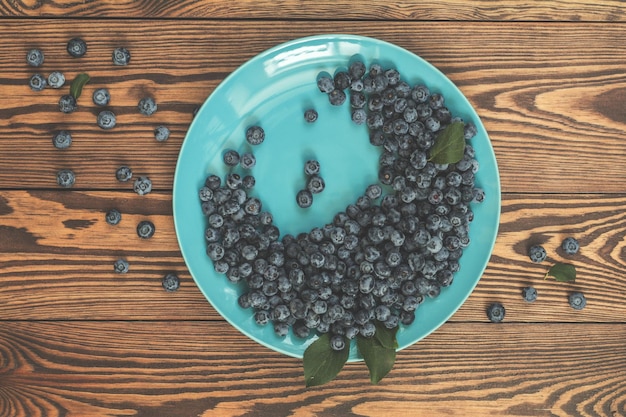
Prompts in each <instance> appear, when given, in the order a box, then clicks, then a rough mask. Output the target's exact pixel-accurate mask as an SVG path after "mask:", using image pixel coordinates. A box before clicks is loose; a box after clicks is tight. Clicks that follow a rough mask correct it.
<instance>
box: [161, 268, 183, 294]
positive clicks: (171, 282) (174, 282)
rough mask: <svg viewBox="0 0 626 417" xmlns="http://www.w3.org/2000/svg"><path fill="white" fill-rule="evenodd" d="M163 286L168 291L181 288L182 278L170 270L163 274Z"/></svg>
mask: <svg viewBox="0 0 626 417" xmlns="http://www.w3.org/2000/svg"><path fill="white" fill-rule="evenodd" d="M161 286H163V289H164V290H165V291H167V292H174V291H176V290H178V289H179V288H180V278H178V275H176V274H175V273H173V272H168V273H167V274H165V275H164V276H163V280H162V281H161Z"/></svg>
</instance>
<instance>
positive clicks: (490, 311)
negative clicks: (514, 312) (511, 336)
mask: <svg viewBox="0 0 626 417" xmlns="http://www.w3.org/2000/svg"><path fill="white" fill-rule="evenodd" d="M505 313H506V310H505V309H504V306H503V305H502V304H501V303H493V304H491V305H490V306H489V307H488V308H487V318H488V319H489V321H491V322H492V323H499V322H501V321H502V320H504V315H505Z"/></svg>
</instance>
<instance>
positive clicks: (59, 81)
mask: <svg viewBox="0 0 626 417" xmlns="http://www.w3.org/2000/svg"><path fill="white" fill-rule="evenodd" d="M64 84H65V75H63V73H62V72H60V71H52V72H51V73H50V74H49V75H48V85H49V86H50V87H52V88H61V87H63V85H64Z"/></svg>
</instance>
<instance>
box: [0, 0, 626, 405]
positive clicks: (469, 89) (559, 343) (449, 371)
mask: <svg viewBox="0 0 626 417" xmlns="http://www.w3.org/2000/svg"><path fill="white" fill-rule="evenodd" d="M427 3H432V4H431V5H427ZM625 12H626V6H625V5H624V3H623V2H622V1H618V0H596V1H590V0H577V1H572V2H564V1H559V0H542V1H534V0H524V1H512V0H503V1H487V0H463V1H460V0H441V1H437V2H421V1H404V0H392V1H389V2H379V1H375V0H364V1H361V2H359V3H358V5H357V4H356V3H354V2H352V1H349V0H337V1H325V0H321V1H309V0H305V1H295V0H288V1H283V2H275V1H271V0H255V1H251V0H245V1H231V0H215V1H205V2H196V1H192V0H172V1H168V2H162V1H149V0H145V1H132V0H126V1H113V0H107V1H100V2H96V1H81V2H72V1H60V2H32V1H23V2H17V1H10V2H9V1H7V2H2V4H1V5H0V39H2V46H1V47H0V91H1V93H0V97H1V98H0V266H1V267H0V415H1V416H11V417H13V416H28V417H35V416H83V417H84V416H142V417H143V416H145V417H148V416H213V415H219V416H244V415H245V416H287V415H295V416H314V415H320V416H347V415H367V416H395V415H412V416H443V415H446V416H449V415H454V416H626V343H625V339H626V307H625V306H626V240H625V238H624V236H625V233H626V193H625V191H624V190H625V184H626V168H625V166H626V165H625V161H626V133H625V129H626V112H625V110H624V109H625V104H624V102H625V99H626V26H625V22H626V14H625ZM321 33H349V34H361V35H368V36H372V37H376V38H379V39H382V40H385V41H389V42H393V43H395V44H397V45H399V46H401V47H404V48H406V49H408V50H410V51H412V52H414V53H416V54H418V55H420V56H422V57H423V58H425V59H426V60H428V61H429V62H431V63H432V64H434V65H435V66H436V67H438V68H439V69H440V70H441V71H443V72H444V73H445V74H446V75H447V76H448V77H449V78H450V79H451V80H452V81H453V82H454V83H456V84H457V86H458V87H459V88H460V89H461V90H462V92H463V93H464V94H465V95H466V96H467V98H468V99H469V101H470V102H471V103H472V105H473V106H474V107H475V108H476V110H477V112H478V114H479V115H480V117H481V118H482V120H483V122H484V124H485V126H486V128H487V131H488V132H489V134H490V137H491V140H492V143H493V146H494V149H495V152H496V156H497V159H498V163H499V169H500V175H501V180H502V216H501V223H500V229H499V235H498V238H497V242H496V245H495V249H494V251H493V255H492V257H491V260H490V262H489V265H488V267H487V269H486V271H485V273H484V275H483V277H482V279H481V280H480V282H479V284H478V286H477V288H476V290H475V291H474V292H473V293H472V295H471V296H470V297H469V299H468V301H467V302H466V303H465V304H464V305H463V307H462V308H461V309H460V310H459V311H458V312H457V313H456V314H455V315H454V316H453V317H452V318H451V319H450V320H449V322H447V323H445V324H444V325H443V326H442V327H441V328H439V329H438V330H437V331H435V332H434V333H433V334H431V335H430V336H428V337H427V338H425V339H424V340H422V341H421V342H419V343H417V344H416V345H414V346H412V347H410V348H407V349H405V350H403V351H401V352H400V353H399V354H398V357H397V361H396V364H395V367H394V369H393V370H392V371H391V373H390V374H389V375H388V376H387V377H386V378H385V379H384V380H383V381H382V382H381V383H380V384H379V385H370V383H369V378H368V374H367V369H366V368H365V366H364V364H363V363H350V364H348V365H346V367H345V368H344V370H343V371H342V372H341V374H340V375H339V376H338V377H337V379H336V380H334V381H333V382H331V383H329V384H327V385H324V386H322V387H317V388H309V389H306V388H305V387H304V381H303V374H302V362H301V360H298V359H294V358H290V357H287V356H284V355H281V354H279V353H275V352H273V351H271V350H269V349H267V348H265V347H263V346H261V345H258V344H257V343H255V342H253V341H251V340H249V339H248V338H246V337H245V336H243V335H242V334H240V333H239V332H238V331H236V330H234V329H233V328H232V327H231V326H229V325H228V324H227V323H226V322H225V321H224V320H223V319H222V318H221V317H220V316H219V315H218V314H217V313H216V312H215V311H214V310H213V309H212V307H211V306H210V304H209V303H208V302H207V301H206V300H205V298H204V297H203V296H202V294H201V293H200V291H199V290H198V288H197V287H196V285H195V284H194V281H193V279H192V278H191V276H190V274H189V273H188V271H187V269H186V266H185V263H184V261H183V259H182V256H181V254H180V252H179V248H178V244H177V240H176V236H175V232H174V224H173V220H172V204H171V203H172V202H171V200H172V180H173V174H174V167H175V163H176V160H177V156H178V151H179V148H180V145H181V143H182V141H183V139H184V136H185V133H186V131H187V128H188V126H189V124H190V122H191V120H192V117H193V116H192V115H193V112H194V109H195V108H196V107H197V106H198V105H200V104H201V103H202V102H203V101H204V100H205V99H206V97H207V96H209V95H210V94H211V92H212V91H213V89H214V88H215V87H216V86H217V85H218V84H219V83H220V81H222V80H223V79H224V78H225V77H226V76H227V75H228V74H229V73H231V72H232V71H233V70H235V69H236V68H237V67H239V66H240V65H242V64H243V63H244V62H245V61H246V60H248V59H250V58H252V57H253V56H255V55H256V54H258V53H260V52H262V51H264V50H266V49H268V48H270V47H272V46H274V45H276V44H279V43H282V42H284V41H288V40H291V39H295V38H298V37H302V36H307V35H313V34H321ZM75 36H77V37H81V38H83V39H84V40H85V41H86V42H87V44H88V53H87V55H86V56H85V57H84V58H81V59H71V58H70V57H69V56H68V54H67V52H66V51H65V46H66V43H67V41H68V40H69V39H70V38H72V37H75ZM117 46H125V47H127V48H128V49H129V50H130V51H131V53H132V59H131V64H130V65H128V66H126V67H114V66H113V65H112V64H111V58H110V56H111V51H112V50H113V48H115V47H117ZM33 47H39V48H41V49H43V50H44V52H45V54H46V61H45V64H44V67H43V68H42V69H41V72H43V73H44V74H48V73H49V72H50V71H53V70H61V71H63V72H64V73H65V75H66V77H67V78H68V79H69V80H71V79H73V78H74V76H75V75H76V74H78V73H79V72H87V73H89V74H90V76H91V81H90V83H89V84H88V85H87V86H86V87H85V93H84V94H85V97H83V98H81V99H80V100H79V102H81V103H80V104H81V106H80V107H79V110H78V111H76V112H74V113H72V114H67V115H64V114H61V113H60V112H59V111H58V108H57V101H58V98H59V95H60V93H59V91H58V90H53V89H46V90H44V91H43V92H38V93H37V92H33V91H31V90H30V89H29V88H28V80H29V77H30V76H31V75H32V74H34V73H35V72H36V71H37V70H36V69H34V68H31V67H29V66H27V65H26V63H25V55H26V52H27V51H28V50H29V49H30V48H33ZM97 86H106V87H107V88H109V90H110V92H111V95H112V97H113V100H114V101H113V102H112V104H111V105H112V107H113V108H114V109H115V110H116V112H117V115H118V125H117V126H116V128H115V129H113V130H111V131H103V130H101V129H99V128H98V127H97V126H96V116H95V115H96V108H95V106H93V105H91V104H90V97H89V95H90V94H91V92H92V91H93V89H95V88H96V87H97ZM65 88H67V86H66V87H65ZM145 95H152V96H153V97H155V99H156V101H157V103H158V106H159V109H158V112H157V113H156V114H155V115H153V116H152V118H146V117H144V116H141V115H139V114H138V112H137V111H136V106H137V102H138V100H139V99H140V98H142V97H143V96H145ZM82 103H84V104H82ZM155 124H164V125H167V126H168V127H169V128H170V129H171V132H172V134H171V137H170V138H169V140H167V141H166V142H163V143H157V142H156V141H155V140H154V137H153V129H154V126H155ZM65 128H67V129H70V130H71V131H72V133H73V139H74V142H73V144H72V146H71V147H70V148H69V149H67V150H58V149H55V148H54V147H53V146H52V143H51V138H52V135H53V133H54V132H55V131H57V130H59V129H65ZM121 165H129V166H131V167H132V169H133V171H134V173H135V174H136V175H147V176H149V177H150V178H151V179H152V181H153V183H154V190H153V192H152V193H150V194H148V195H146V196H138V195H137V194H135V193H134V192H133V191H132V186H130V185H129V184H123V183H119V182H117V181H116V179H115V170H116V169H117V167H118V166H121ZM62 168H71V169H72V170H74V172H75V173H76V184H75V185H74V187H72V188H71V189H61V188H60V187H58V186H57V185H56V182H55V175H56V172H57V171H58V170H59V169H62ZM114 207H115V208H118V209H120V211H121V212H122V216H123V219H122V222H121V223H120V224H119V225H118V226H116V227H114V228H113V227H112V226H110V225H108V224H106V222H105V220H104V215H105V212H106V211H107V210H109V209H111V208H114ZM144 219H148V220H151V221H153V222H154V224H155V225H156V230H157V232H156V234H155V236H154V237H153V238H152V239H148V240H141V239H139V238H138V237H137V234H136V231H135V227H136V225H137V223H138V222H139V221H141V220H144ZM567 236H574V237H576V238H577V239H578V240H579V241H580V244H581V251H580V254H579V255H577V256H574V257H571V258H567V259H566V258H565V257H563V256H562V254H561V253H560V252H558V251H557V248H558V247H559V245H560V243H561V241H562V240H563V238H565V237H567ZM531 243H541V244H543V245H544V246H545V248H546V249H547V250H548V253H549V259H548V261H547V262H544V263H541V264H533V263H531V262H530V260H529V259H528V257H527V248H528V246H529V245H530V244H531ZM120 257H124V258H126V259H128V261H129V262H130V271H129V272H128V273H127V274H124V275H120V274H116V273H114V272H113V268H112V265H113V262H114V261H115V260H116V259H118V258H120ZM563 260H566V261H567V262H571V263H573V264H574V265H575V266H576V268H577V271H578V277H577V280H576V283H557V282H555V281H554V280H544V279H543V276H544V274H545V272H546V270H547V269H548V267H549V264H551V263H553V262H557V261H563ZM170 271H172V272H176V273H177V274H178V275H179V276H180V278H181V288H180V289H179V290H178V291H176V292H172V293H168V292H166V291H164V290H163V288H162V287H161V279H162V277H163V275H164V274H165V273H167V272H170ZM527 285H533V286H535V288H536V289H537V290H538V293H539V298H538V300H537V301H536V302H535V303H526V302H525V301H524V300H523V299H522V297H521V289H522V288H523V287H524V286H527ZM573 291H582V292H584V294H585V295H586V297H587V301H588V304H587V307H586V308H585V309H584V310H582V311H575V310H573V309H572V308H571V307H569V305H568V299H567V298H568V294H569V293H571V292H573ZM495 301H499V302H502V303H503V304H504V305H505V307H506V309H507V313H506V318H505V320H504V323H501V324H492V323H489V322H488V320H487V317H486V315H485V309H486V307H487V305H489V304H490V303H492V302H495Z"/></svg>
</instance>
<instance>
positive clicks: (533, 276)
mask: <svg viewBox="0 0 626 417" xmlns="http://www.w3.org/2000/svg"><path fill="white" fill-rule="evenodd" d="M112 207H117V208H118V209H120V210H121V212H122V222H121V223H120V224H118V225H117V226H110V225H108V224H106V222H105V221H104V213H105V212H106V210H108V209H109V208H112ZM624 207H626V197H625V196H624V195H620V196H602V195H575V194H574V195H556V196H554V195H543V194H539V195H535V194H531V195H517V194H505V195H504V197H503V208H502V217H501V222H500V230H499V236H498V238H497V241H496V245H495V249H494V252H493V255H492V257H491V260H490V263H489V265H488V267H487V270H486V271H485V274H484V276H483V278H482V279H481V281H480V283H479V284H478V287H477V288H476V290H475V291H474V293H473V294H472V296H471V297H470V298H469V300H468V301H467V303H466V304H465V305H464V306H463V307H462V308H461V310H460V311H459V312H458V313H457V314H456V315H455V316H454V317H453V318H452V320H454V321H468V320H471V321H485V320H486V317H485V313H484V311H485V308H486V306H487V305H488V304H489V303H491V302H494V301H501V302H503V303H504V304H505V306H506V307H507V311H508V313H507V321H509V320H510V321H515V322H536V321H558V322H575V321H587V322H623V321H624V320H626V310H625V309H624V305H626V264H625V263H624V251H625V250H626V248H625V246H624V239H623V236H624V233H626V210H624ZM142 219H150V220H152V221H153V222H154V224H155V226H156V229H157V232H156V234H155V235H154V237H152V238H151V239H149V240H142V239H140V238H139V237H138V236H137V233H136V225H137V223H138V222H139V221H141V220H142ZM0 232H1V234H2V239H0V265H1V266H2V267H1V268H0V280H1V282H2V286H0V300H3V301H2V304H1V308H0V319H3V320H11V319H25V320H41V319H66V318H72V319H98V320H105V319H119V320H123V319H129V320H159V319H167V318H170V317H179V318H186V319H206V318H211V319H218V318H219V316H218V315H217V314H216V313H215V311H214V310H213V309H212V308H210V306H209V305H208V303H207V302H206V301H205V299H204V297H203V296H202V294H201V293H200V291H199V290H198V289H197V287H196V285H195V284H194V282H193V280H192V278H191V276H190V275H189V273H188V271H187V269H186V267H185V264H184V261H183V259H182V257H181V254H180V252H179V249H178V244H177V240H176V236H175V231H174V224H173V221H172V212H171V195H169V194H166V193H151V194H148V195H146V196H143V197H140V196H137V195H135V194H134V193H132V192H96V191H90V192H75V191H70V192H53V191H31V192H27V191H5V192H0ZM199 233H201V231H200V232H199ZM567 236H575V237H576V238H578V239H579V241H580V243H581V251H580V253H579V255H577V256H573V257H566V256H564V255H563V254H562V252H560V250H559V249H558V248H559V246H560V244H561V241H562V240H563V239H564V238H565V237H567ZM534 243H541V244H543V245H544V246H545V248H546V249H547V251H548V253H549V258H548V261H546V262H544V263H542V264H539V265H538V264H533V263H532V262H530V260H529V259H528V257H527V255H526V253H527V248H528V246H529V245H530V244H534ZM120 257H123V258H126V259H127V260H128V261H129V262H130V271H129V272H128V273H127V274H124V275H119V274H116V273H114V271H113V262H114V261H115V260H116V259H118V258H120ZM557 261H562V262H571V263H573V264H574V265H576V267H577V268H578V279H577V282H576V283H575V284H563V283H556V282H554V281H553V280H548V281H544V280H543V277H544V274H545V273H546V271H547V269H548V268H549V266H550V265H552V263H553V262H557ZM169 271H174V272H176V273H178V274H179V276H180V277H181V280H182V286H181V289H180V290H179V291H178V292H176V293H166V292H165V291H163V289H162V288H161V279H162V277H163V275H164V274H165V273H167V272H169ZM526 285H534V286H535V287H536V288H537V290H538V292H539V300H538V301H537V302H536V303H533V304H528V303H525V302H524V301H523V300H522V298H521V295H520V294H521V289H522V288H523V287H524V286H526ZM575 290H581V291H583V292H584V293H585V294H586V296H587V298H588V306H587V308H586V309H585V310H584V311H583V312H574V311H573V310H572V309H571V308H570V307H569V306H568V304H567V295H568V293H569V292H572V291H575ZM546 309H548V310H549V311H550V313H549V314H546Z"/></svg>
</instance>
